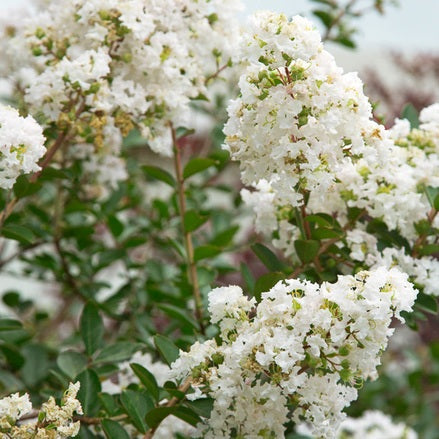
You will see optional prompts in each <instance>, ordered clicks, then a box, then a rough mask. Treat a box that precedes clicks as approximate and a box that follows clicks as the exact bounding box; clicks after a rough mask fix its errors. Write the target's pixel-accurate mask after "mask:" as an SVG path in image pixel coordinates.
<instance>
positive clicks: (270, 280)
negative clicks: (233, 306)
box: [254, 272, 285, 302]
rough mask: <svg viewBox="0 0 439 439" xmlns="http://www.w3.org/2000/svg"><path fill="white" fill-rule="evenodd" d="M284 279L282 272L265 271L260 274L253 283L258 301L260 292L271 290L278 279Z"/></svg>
mask: <svg viewBox="0 0 439 439" xmlns="http://www.w3.org/2000/svg"><path fill="white" fill-rule="evenodd" d="M283 279H285V274H284V273H275V272H274V273H267V274H264V275H262V276H261V277H260V278H258V280H257V281H256V284H255V290H254V295H255V298H256V300H257V301H258V302H260V301H261V293H265V292H266V291H269V290H271V288H273V287H274V285H276V284H277V283H278V282H279V281H280V280H283Z"/></svg>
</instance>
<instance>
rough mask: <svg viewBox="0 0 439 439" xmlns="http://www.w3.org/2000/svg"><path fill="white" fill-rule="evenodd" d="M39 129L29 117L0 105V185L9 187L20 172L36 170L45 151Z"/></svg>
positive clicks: (27, 172)
mask: <svg viewBox="0 0 439 439" xmlns="http://www.w3.org/2000/svg"><path fill="white" fill-rule="evenodd" d="M44 142H45V139H44V136H43V130H42V128H41V127H40V126H39V125H38V124H37V123H36V122H35V120H34V119H33V118H32V117H31V116H27V117H26V118H23V117H21V116H20V115H19V114H18V111H17V110H15V109H14V108H12V107H8V106H5V105H2V104H0V187H1V188H4V189H10V188H11V187H12V186H13V185H14V183H15V180H16V179H17V177H18V176H19V175H21V174H29V173H32V172H37V171H39V170H40V169H41V168H40V167H39V166H38V161H39V159H40V158H41V157H43V155H44V153H45V152H46V148H45V147H44Z"/></svg>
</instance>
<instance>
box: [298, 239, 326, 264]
mask: <svg viewBox="0 0 439 439" xmlns="http://www.w3.org/2000/svg"><path fill="white" fill-rule="evenodd" d="M294 248H295V249H296V252H297V256H299V259H300V260H301V261H302V262H303V263H304V264H308V263H309V262H312V261H313V260H314V258H315V257H316V256H317V254H318V252H319V248H320V244H319V242H318V241H314V240H311V239H308V240H305V239H298V240H297V241H295V242H294Z"/></svg>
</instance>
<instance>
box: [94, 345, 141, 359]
mask: <svg viewBox="0 0 439 439" xmlns="http://www.w3.org/2000/svg"><path fill="white" fill-rule="evenodd" d="M140 347H141V346H140V345H139V344H138V343H130V342H127V341H119V342H116V343H114V344H112V345H110V346H105V347H104V349H102V351H101V352H99V354H98V356H97V357H96V359H95V361H94V363H96V364H97V363H108V362H111V363H119V362H121V361H125V360H128V359H130V358H131V357H132V356H133V355H134V354H135V353H136V352H137V351H138V350H139V349H140Z"/></svg>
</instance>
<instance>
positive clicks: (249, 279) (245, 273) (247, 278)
mask: <svg viewBox="0 0 439 439" xmlns="http://www.w3.org/2000/svg"><path fill="white" fill-rule="evenodd" d="M241 274H242V277H243V279H244V282H245V284H246V286H247V289H248V291H249V293H253V291H254V289H255V283H256V282H255V278H254V276H253V274H252V273H251V271H250V270H249V268H248V267H247V265H245V264H244V263H243V262H241Z"/></svg>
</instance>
